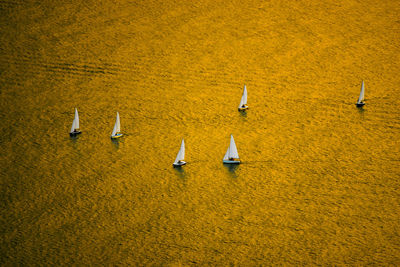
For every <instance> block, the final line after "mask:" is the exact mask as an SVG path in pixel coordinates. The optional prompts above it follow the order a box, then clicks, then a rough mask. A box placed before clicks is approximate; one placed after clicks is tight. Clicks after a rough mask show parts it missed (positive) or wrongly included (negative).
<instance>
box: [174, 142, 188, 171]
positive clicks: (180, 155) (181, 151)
mask: <svg viewBox="0 0 400 267" xmlns="http://www.w3.org/2000/svg"><path fill="white" fill-rule="evenodd" d="M184 159H185V141H184V140H183V139H182V143H181V148H180V149H179V152H178V155H177V156H176V159H175V161H174V163H172V165H174V166H175V167H178V166H182V165H185V164H186V162H185V161H184Z"/></svg>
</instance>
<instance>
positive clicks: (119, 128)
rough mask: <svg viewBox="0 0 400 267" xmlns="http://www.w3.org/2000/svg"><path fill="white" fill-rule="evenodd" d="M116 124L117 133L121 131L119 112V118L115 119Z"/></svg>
mask: <svg viewBox="0 0 400 267" xmlns="http://www.w3.org/2000/svg"><path fill="white" fill-rule="evenodd" d="M115 124H116V125H117V133H119V132H120V131H121V123H120V121H119V113H118V112H117V120H116V121H115Z"/></svg>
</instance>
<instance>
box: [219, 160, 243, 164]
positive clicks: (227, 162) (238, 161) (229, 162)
mask: <svg viewBox="0 0 400 267" xmlns="http://www.w3.org/2000/svg"><path fill="white" fill-rule="evenodd" d="M222 162H223V163H224V164H239V163H240V160H223V161H222Z"/></svg>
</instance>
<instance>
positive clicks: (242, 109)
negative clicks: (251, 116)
mask: <svg viewBox="0 0 400 267" xmlns="http://www.w3.org/2000/svg"><path fill="white" fill-rule="evenodd" d="M248 109H249V107H248V106H247V105H245V106H244V107H240V108H238V110H239V111H245V110H248Z"/></svg>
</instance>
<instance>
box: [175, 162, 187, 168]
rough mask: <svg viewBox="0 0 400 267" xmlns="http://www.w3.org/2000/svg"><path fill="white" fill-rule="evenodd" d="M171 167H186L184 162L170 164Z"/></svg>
mask: <svg viewBox="0 0 400 267" xmlns="http://www.w3.org/2000/svg"><path fill="white" fill-rule="evenodd" d="M172 165H174V167H180V166H183V165H186V162H185V161H178V162H177V163H172Z"/></svg>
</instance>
